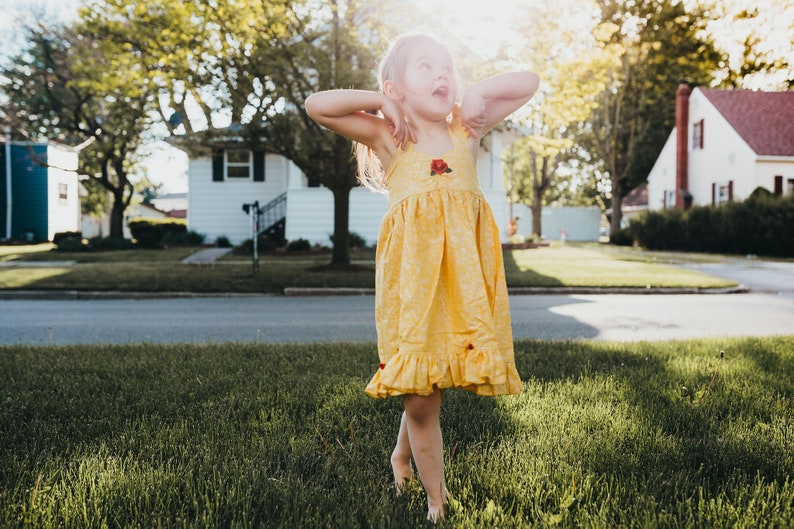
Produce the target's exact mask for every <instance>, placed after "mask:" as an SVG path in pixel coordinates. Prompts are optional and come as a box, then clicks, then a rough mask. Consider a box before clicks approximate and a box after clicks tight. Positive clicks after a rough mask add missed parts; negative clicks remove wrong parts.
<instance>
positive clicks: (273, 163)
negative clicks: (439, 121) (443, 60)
mask: <svg viewBox="0 0 794 529" xmlns="http://www.w3.org/2000/svg"><path fill="white" fill-rule="evenodd" d="M515 138H516V136H515V133H514V132H512V131H510V130H509V129H507V128H502V129H501V130H494V131H492V132H491V133H490V134H488V135H487V136H486V137H485V138H484V139H483V142H482V147H481V148H480V157H479V160H478V170H479V175H480V186H481V187H482V189H483V192H484V193H485V196H486V198H487V200H488V202H489V203H490V205H491V208H492V209H493V211H494V215H495V216H496V220H497V222H498V224H499V226H500V228H501V229H502V232H503V235H502V238H503V240H504V241H506V240H507V224H508V220H509V218H508V216H509V209H508V204H507V200H506V192H505V187H504V181H503V178H502V150H503V148H504V147H505V145H506V144H507V143H508V142H512V141H513V140H514V139H515ZM237 145H240V146H242V142H236V143H235V142H233V141H230V139H229V138H227V139H226V141H225V143H224V144H222V145H220V144H219V146H218V147H216V148H214V149H213V150H212V153H209V152H207V153H206V154H205V155H202V156H198V157H193V158H191V159H190V161H189V163H188V207H187V221H188V229H190V230H192V231H196V232H198V233H202V234H204V235H205V236H206V240H207V241H208V242H212V241H214V240H215V239H217V238H218V237H220V236H225V237H227V238H228V239H229V241H230V242H232V243H233V244H238V243H240V242H241V241H243V240H245V239H249V238H251V233H252V231H251V221H250V217H249V216H248V215H246V214H245V212H244V211H243V209H242V206H243V204H250V203H253V202H255V201H256V202H258V203H259V206H260V208H262V209H264V210H265V213H264V214H263V217H264V218H265V219H269V220H265V222H264V224H265V225H264V226H260V229H265V228H267V227H269V225H271V224H274V223H275V222H278V221H281V220H283V221H284V222H285V237H286V238H287V240H295V239H306V240H308V241H309V242H310V243H312V244H321V245H326V246H327V245H330V244H331V241H330V239H329V236H330V235H332V234H333V225H334V203H333V195H332V194H331V191H329V190H328V189H327V188H325V187H320V186H315V185H314V184H313V183H312V184H310V182H309V181H308V179H307V178H306V176H305V175H304V174H303V173H302V172H301V171H300V170H299V169H298V168H297V167H296V166H295V164H293V163H292V162H290V161H289V160H287V159H286V158H284V157H283V156H280V155H276V154H270V153H265V152H262V151H250V150H247V149H246V148H243V147H237ZM386 208H387V198H386V196H385V195H382V194H379V193H373V192H372V191H369V190H367V189H364V188H355V189H353V190H351V192H350V217H349V222H350V231H351V232H354V233H357V234H359V235H360V236H361V237H363V238H364V239H365V240H366V241H367V243H368V244H373V243H375V241H376V240H377V235H378V228H379V225H380V221H381V218H382V217H383V215H384V214H385V213H386Z"/></svg>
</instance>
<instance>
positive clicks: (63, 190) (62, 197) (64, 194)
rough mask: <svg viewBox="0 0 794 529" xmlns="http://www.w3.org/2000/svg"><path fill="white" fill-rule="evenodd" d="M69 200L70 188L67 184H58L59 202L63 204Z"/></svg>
mask: <svg viewBox="0 0 794 529" xmlns="http://www.w3.org/2000/svg"><path fill="white" fill-rule="evenodd" d="M68 199H69V187H68V186H67V185H66V184H58V201H59V202H60V203H61V204H64V203H66V201H67V200H68Z"/></svg>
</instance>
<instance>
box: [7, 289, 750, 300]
mask: <svg viewBox="0 0 794 529" xmlns="http://www.w3.org/2000/svg"><path fill="white" fill-rule="evenodd" d="M507 292H508V295H511V296H554V295H586V294H632V295H647V294H745V293H747V292H750V289H749V288H748V287H746V286H744V285H739V286H736V287H727V288H680V287H670V288H664V287H650V288H642V287H513V288H508V289H507ZM283 295H284V297H312V296H314V297H322V296H337V297H345V296H374V295H375V289H374V288H321V287H317V288H314V287H306V288H302V287H288V288H285V289H284V293H283ZM278 296H279V294H272V293H246V292H122V291H91V290H0V301H3V300H32V301H35V300H54V301H60V300H66V301H68V300H111V299H198V298H267V297H278Z"/></svg>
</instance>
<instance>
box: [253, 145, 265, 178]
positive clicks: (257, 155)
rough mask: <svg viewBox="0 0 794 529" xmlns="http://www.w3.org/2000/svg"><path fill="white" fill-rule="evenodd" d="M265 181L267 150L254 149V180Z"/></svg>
mask: <svg viewBox="0 0 794 529" xmlns="http://www.w3.org/2000/svg"><path fill="white" fill-rule="evenodd" d="M264 181H265V151H254V182H264Z"/></svg>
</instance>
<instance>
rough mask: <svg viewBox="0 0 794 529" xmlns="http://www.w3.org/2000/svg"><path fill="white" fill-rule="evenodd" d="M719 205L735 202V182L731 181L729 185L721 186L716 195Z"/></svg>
mask: <svg viewBox="0 0 794 529" xmlns="http://www.w3.org/2000/svg"><path fill="white" fill-rule="evenodd" d="M716 195H717V196H716V197H715V199H716V202H717V205H718V206H719V205H721V204H727V203H728V202H732V201H733V180H729V181H728V183H727V184H719V186H718V187H717V193H716Z"/></svg>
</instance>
